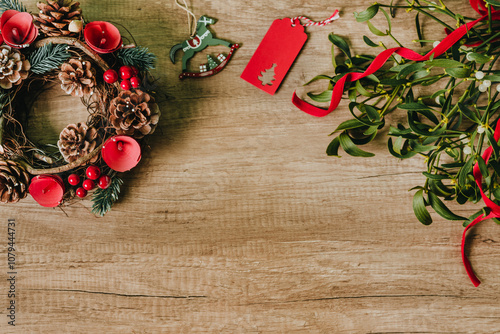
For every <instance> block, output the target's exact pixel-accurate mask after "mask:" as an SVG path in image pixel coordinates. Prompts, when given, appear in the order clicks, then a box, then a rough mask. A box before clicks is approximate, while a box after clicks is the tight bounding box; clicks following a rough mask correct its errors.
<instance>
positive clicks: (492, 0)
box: [484, 0, 500, 6]
mask: <svg viewBox="0 0 500 334" xmlns="http://www.w3.org/2000/svg"><path fill="white" fill-rule="evenodd" d="M484 2H486V3H489V4H490V5H493V6H500V1H498V0H484Z"/></svg>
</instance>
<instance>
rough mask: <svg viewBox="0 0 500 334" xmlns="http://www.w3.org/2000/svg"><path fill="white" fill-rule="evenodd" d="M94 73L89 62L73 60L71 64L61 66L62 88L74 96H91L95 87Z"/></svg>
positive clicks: (70, 61)
mask: <svg viewBox="0 0 500 334" xmlns="http://www.w3.org/2000/svg"><path fill="white" fill-rule="evenodd" d="M94 79H95V78H94V73H93V72H92V65H91V64H90V62H89V61H81V60H78V59H76V58H72V59H70V60H69V62H67V63H64V64H62V65H61V72H59V80H61V88H62V89H63V90H64V91H65V92H66V93H67V94H71V95H73V96H78V97H83V96H84V95H88V94H90V89H91V88H92V87H94V84H95V82H94Z"/></svg>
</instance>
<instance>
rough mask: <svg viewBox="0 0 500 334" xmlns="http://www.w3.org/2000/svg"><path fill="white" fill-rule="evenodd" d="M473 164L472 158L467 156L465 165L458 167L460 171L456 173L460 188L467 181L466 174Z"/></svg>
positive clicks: (470, 170)
mask: <svg viewBox="0 0 500 334" xmlns="http://www.w3.org/2000/svg"><path fill="white" fill-rule="evenodd" d="M473 164H474V159H473V158H469V160H467V162H466V163H465V165H463V167H462V168H461V169H460V172H459V173H458V185H459V186H460V187H461V188H462V187H464V186H465V185H466V184H467V183H468V182H467V176H468V175H469V174H470V172H472V165H473Z"/></svg>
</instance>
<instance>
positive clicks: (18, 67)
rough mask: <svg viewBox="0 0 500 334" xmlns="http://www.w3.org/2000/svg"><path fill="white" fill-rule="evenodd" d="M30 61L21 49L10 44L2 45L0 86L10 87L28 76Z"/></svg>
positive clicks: (0, 53) (0, 51) (0, 52)
mask: <svg viewBox="0 0 500 334" xmlns="http://www.w3.org/2000/svg"><path fill="white" fill-rule="evenodd" d="M30 67H31V66H30V62H29V61H28V60H26V59H25V58H24V55H23V54H22V53H21V52H19V50H16V49H13V48H11V47H10V46H8V45H2V46H0V87H2V88H3V89H10V88H12V85H19V84H20V83H21V81H23V80H24V79H26V78H27V77H28V71H29V69H30Z"/></svg>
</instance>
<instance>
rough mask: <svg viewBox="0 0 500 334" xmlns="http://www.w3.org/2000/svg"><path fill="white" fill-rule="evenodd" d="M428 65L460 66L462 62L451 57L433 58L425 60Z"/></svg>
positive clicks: (462, 65)
mask: <svg viewBox="0 0 500 334" xmlns="http://www.w3.org/2000/svg"><path fill="white" fill-rule="evenodd" d="M425 64H426V65H428V66H434V67H442V68H462V67H464V64H462V63H461V62H459V61H456V60H452V59H433V60H427V61H425Z"/></svg>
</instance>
